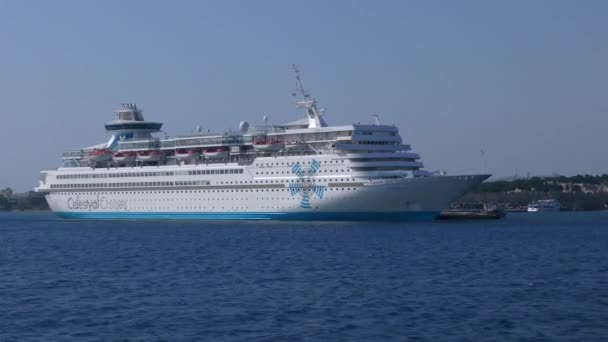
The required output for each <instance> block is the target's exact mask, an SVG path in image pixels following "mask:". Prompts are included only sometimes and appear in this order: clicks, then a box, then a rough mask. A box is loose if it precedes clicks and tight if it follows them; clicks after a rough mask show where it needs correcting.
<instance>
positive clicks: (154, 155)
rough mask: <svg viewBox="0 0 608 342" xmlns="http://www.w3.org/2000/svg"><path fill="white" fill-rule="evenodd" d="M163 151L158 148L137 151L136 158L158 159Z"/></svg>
mask: <svg viewBox="0 0 608 342" xmlns="http://www.w3.org/2000/svg"><path fill="white" fill-rule="evenodd" d="M162 156H163V153H162V152H161V151H159V150H146V151H139V152H137V159H139V160H141V161H143V162H152V161H159V160H160V159H161V158H162Z"/></svg>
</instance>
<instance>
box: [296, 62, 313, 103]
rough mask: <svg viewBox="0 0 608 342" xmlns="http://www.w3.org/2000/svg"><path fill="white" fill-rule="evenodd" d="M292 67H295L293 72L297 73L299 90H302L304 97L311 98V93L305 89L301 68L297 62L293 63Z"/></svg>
mask: <svg viewBox="0 0 608 342" xmlns="http://www.w3.org/2000/svg"><path fill="white" fill-rule="evenodd" d="M292 68H293V72H294V73H295V74H296V87H297V90H298V91H299V92H300V94H301V95H302V97H303V98H305V99H307V98H309V97H310V94H309V93H308V92H307V91H306V90H304V86H303V85H302V80H301V79H300V69H299V68H298V66H297V65H295V64H293V65H292Z"/></svg>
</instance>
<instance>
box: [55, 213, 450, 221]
mask: <svg viewBox="0 0 608 342" xmlns="http://www.w3.org/2000/svg"><path fill="white" fill-rule="evenodd" d="M55 214H57V215H58V216H59V217H62V218H71V219H98V220H99V219H102V220H103V219H106V220H299V221H430V220H434V219H435V218H436V217H437V215H438V214H439V213H436V212H401V213H390V212H389V213H362V212H357V213H342V212H334V213H327V212H311V213H307V212H294V213H264V212H259V213H246V212H242V213H238V212H218V213H212V212H189V213H187V212H186V213H180V212H170V213H162V212H56V213H55Z"/></svg>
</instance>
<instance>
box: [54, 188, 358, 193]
mask: <svg viewBox="0 0 608 342" xmlns="http://www.w3.org/2000/svg"><path fill="white" fill-rule="evenodd" d="M351 189H352V190H356V189H357V188H335V187H327V190H328V191H350V190H351ZM253 190H254V189H245V190H243V189H240V190H239V189H237V190H183V191H182V192H179V191H178V193H184V194H188V193H191V194H194V193H198V194H200V193H224V192H226V193H229V192H254V191H253ZM275 191H276V192H280V191H289V189H286V188H281V189H255V192H275ZM158 193H162V194H169V193H171V194H172V193H173V192H172V191H133V192H129V191H127V192H124V191H120V192H109V193H108V192H99V193H97V192H84V193H81V194H82V195H142V194H143V195H146V194H158ZM73 194H74V193H68V192H59V193H54V194H51V195H73Z"/></svg>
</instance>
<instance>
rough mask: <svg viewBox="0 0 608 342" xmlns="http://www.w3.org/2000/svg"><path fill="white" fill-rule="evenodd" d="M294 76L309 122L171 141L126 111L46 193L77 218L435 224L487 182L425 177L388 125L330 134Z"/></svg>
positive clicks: (45, 186) (56, 173)
mask: <svg viewBox="0 0 608 342" xmlns="http://www.w3.org/2000/svg"><path fill="white" fill-rule="evenodd" d="M294 69H295V68H294ZM295 71H296V80H297V86H298V91H299V93H300V95H301V97H302V98H301V100H300V101H299V102H298V106H299V107H301V108H304V110H305V111H306V114H307V118H306V119H305V120H300V121H296V122H292V123H288V124H284V125H268V124H267V120H265V124H264V125H263V126H261V127H251V126H250V125H249V124H248V123H247V122H241V124H240V125H239V130H238V131H235V132H223V133H217V134H212V133H205V134H203V133H201V129H197V133H196V134H192V135H188V136H181V137H174V138H165V139H161V138H158V137H155V136H154V133H157V132H159V131H160V129H161V126H162V124H161V123H158V122H149V121H145V120H144V117H143V115H142V111H141V110H140V109H139V108H138V107H137V106H136V105H135V104H125V105H123V106H122V107H121V108H120V109H119V110H117V111H116V119H115V120H114V121H112V122H110V123H108V124H106V126H105V127H106V130H107V131H108V132H109V133H110V135H111V137H110V139H109V141H108V142H107V143H104V144H100V145H96V146H92V147H89V148H85V149H81V150H75V151H68V152H65V153H64V154H63V162H64V165H63V167H60V168H59V169H57V170H47V171H42V174H43V180H42V181H41V182H40V185H39V187H38V188H37V189H36V190H37V191H40V192H45V193H47V195H46V198H47V201H48V203H49V205H50V207H51V209H52V210H53V211H55V212H56V213H57V214H58V215H60V216H62V217H68V218H69V217H73V218H108V219H116V218H130V219H146V218H156V219H301V220H315V219H316V220H394V219H432V218H435V217H436V216H437V215H438V213H439V212H440V211H441V210H442V209H444V208H445V207H447V206H448V204H449V203H451V202H452V201H454V200H456V199H457V198H459V197H460V196H462V195H463V194H464V193H465V192H466V191H467V190H469V189H470V188H471V187H473V186H475V185H477V184H478V183H480V182H482V181H483V180H484V179H486V178H487V177H488V175H463V176H445V175H436V174H432V173H430V172H427V171H424V170H423V169H422V168H423V164H422V163H421V162H420V157H419V155H418V154H416V153H414V152H412V151H411V148H410V146H409V145H407V144H404V143H403V142H402V139H401V137H400V135H399V131H398V129H397V128H396V127H394V126H388V125H381V124H380V122H379V120H377V119H376V123H375V124H368V125H362V124H352V125H344V126H328V125H327V124H326V122H325V120H324V118H323V110H319V109H318V107H317V102H316V100H315V99H314V98H312V97H311V96H310V94H309V93H308V92H306V91H305V90H304V88H303V87H302V84H301V81H300V77H299V73H298V70H297V69H295Z"/></svg>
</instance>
